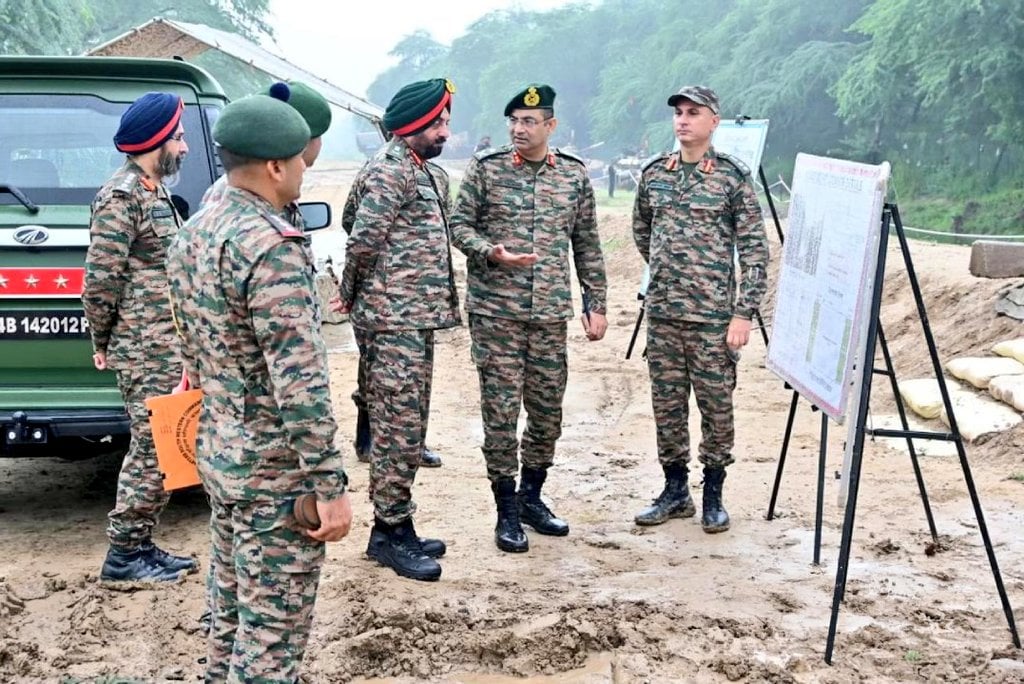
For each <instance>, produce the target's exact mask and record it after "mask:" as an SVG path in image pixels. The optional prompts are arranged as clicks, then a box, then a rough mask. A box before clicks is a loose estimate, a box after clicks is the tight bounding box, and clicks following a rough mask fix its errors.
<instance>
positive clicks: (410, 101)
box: [384, 78, 455, 135]
mask: <svg viewBox="0 0 1024 684" xmlns="http://www.w3.org/2000/svg"><path fill="white" fill-rule="evenodd" d="M454 92H455V86H454V85H452V82H451V81H449V80H448V79H446V78H432V79H430V80H429V81H417V82H415V83H410V84H409V85H407V86H403V87H402V88H401V89H400V90H399V91H398V92H397V93H395V96H394V97H392V98H391V102H389V103H388V107H387V109H386V110H384V127H385V128H386V129H388V130H389V131H391V132H392V133H394V134H395V135H415V134H417V133H419V132H420V131H422V130H423V129H425V128H426V127H427V126H429V125H430V124H431V123H432V122H433V121H434V119H436V118H437V117H439V116H440V115H441V111H442V110H444V109H448V110H451V107H452V93H454Z"/></svg>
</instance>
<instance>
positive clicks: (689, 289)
mask: <svg viewBox="0 0 1024 684" xmlns="http://www.w3.org/2000/svg"><path fill="white" fill-rule="evenodd" d="M668 106H669V107H672V108H673V112H674V113H673V117H672V123H673V128H674V130H675V134H676V139H677V140H678V141H679V151H678V152H667V153H664V154H659V155H657V156H655V157H653V158H652V159H649V160H648V161H647V162H646V163H645V164H644V166H643V171H642V175H641V179H640V184H639V186H638V188H637V193H636V201H635V204H634V207H633V238H634V241H635V242H636V246H637V249H638V250H639V251H640V256H642V257H643V259H644V261H645V262H647V263H648V264H649V265H650V269H651V282H650V286H649V287H648V290H647V296H646V307H647V318H648V326H647V361H648V366H649V370H650V374H651V403H652V407H653V409H654V422H655V428H656V430H657V436H658V460H659V461H660V463H661V466H662V469H663V470H664V472H665V486H664V488H663V490H662V492H661V494H659V495H658V497H657V498H656V499H655V500H654V502H653V503H652V504H651V506H649V507H647V508H645V509H644V510H642V511H641V512H640V513H638V514H637V516H636V518H635V521H636V523H637V524H638V525H658V524H661V523H663V522H665V521H666V520H668V519H669V518H688V517H691V516H693V515H695V514H696V507H695V506H694V504H693V499H692V498H691V497H690V490H689V483H688V479H689V476H688V473H689V470H688V463H689V460H690V434H689V428H688V418H687V415H688V411H689V409H688V406H689V400H690V388H691V387H692V388H693V394H694V396H695V398H696V400H697V407H698V408H699V409H700V414H701V441H700V451H699V459H700V462H701V464H702V465H703V466H704V491H703V497H702V507H703V513H702V516H701V525H702V527H703V529H704V531H705V532H709V533H715V532H724V531H725V530H728V529H729V514H728V513H727V512H726V510H725V507H724V505H723V504H722V484H723V482H724V481H725V472H726V470H725V469H726V467H727V466H728V465H729V464H731V463H732V462H733V455H732V447H733V441H734V427H733V405H732V393H733V390H734V389H735V387H736V363H737V361H738V360H739V355H740V349H742V348H743V346H744V345H746V344H747V342H748V340H749V339H750V319H751V318H752V317H753V315H754V312H755V311H757V307H758V305H759V303H760V301H761V297H762V296H763V295H764V291H765V274H766V271H767V268H768V242H767V239H766V237H765V231H764V219H763V217H762V215H761V207H760V204H759V203H758V201H757V195H756V193H755V192H754V186H753V184H752V183H751V180H750V170H749V169H747V167H746V166H745V165H744V164H743V162H741V161H740V160H738V159H736V158H734V157H731V156H729V155H727V154H724V153H722V152H718V151H716V150H715V149H714V147H712V145H711V136H712V134H713V133H714V132H715V129H716V128H717V127H718V123H719V114H718V111H719V102H718V95H717V94H715V92H714V91H713V90H711V89H710V88H705V87H703V86H686V87H684V88H682V89H681V90H680V91H679V92H678V93H674V94H672V95H671V96H670V97H669V98H668ZM734 263H738V268H737V267H736V266H735V265H734Z"/></svg>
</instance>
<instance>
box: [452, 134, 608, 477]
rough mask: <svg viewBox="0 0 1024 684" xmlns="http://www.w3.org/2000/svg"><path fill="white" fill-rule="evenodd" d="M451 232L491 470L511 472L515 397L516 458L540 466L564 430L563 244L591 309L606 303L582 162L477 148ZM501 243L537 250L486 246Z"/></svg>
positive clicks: (600, 309) (567, 294)
mask: <svg viewBox="0 0 1024 684" xmlns="http://www.w3.org/2000/svg"><path fill="white" fill-rule="evenodd" d="M452 241H453V243H454V244H455V246H456V247H458V248H459V249H460V250H461V251H462V252H463V253H465V254H466V256H467V264H468V270H469V278H468V286H467V287H468V291H467V294H466V310H467V312H468V313H469V326H470V334H471V336H472V345H473V346H472V354H473V361H474V362H475V363H476V366H477V370H478V373H479V376H480V406H481V413H482V414H483V422H484V447H483V453H484V458H485V460H486V462H487V474H488V477H489V478H490V479H491V480H492V481H496V480H498V479H499V478H508V477H511V478H515V477H516V475H517V473H518V467H519V462H518V461H519V446H520V445H519V441H518V439H517V437H516V424H517V421H518V418H519V410H520V404H522V405H523V406H525V407H526V414H527V422H526V431H525V432H524V433H523V441H522V458H523V466H524V467H529V468H536V469H546V468H547V467H548V466H550V465H551V463H552V462H553V460H554V453H555V442H556V440H557V439H558V438H559V437H560V436H561V434H562V397H563V395H564V394H565V384H566V378H567V363H566V320H567V319H570V318H572V317H573V306H572V291H571V289H570V283H569V277H570V275H569V273H570V272H569V250H570V248H571V249H572V258H573V261H574V263H575V265H576V273H577V274H578V277H579V280H580V284H581V287H582V288H583V289H584V290H585V291H587V292H588V293H589V298H590V308H591V311H593V312H595V313H602V314H603V313H604V312H605V300H606V281H605V272H604V257H603V256H602V254H601V242H600V237H599V235H598V232H597V218H596V210H595V204H594V191H593V188H592V187H591V185H590V179H589V178H588V177H587V169H586V166H585V165H584V163H583V161H582V160H581V159H579V158H578V157H575V156H573V155H571V154H568V153H566V152H562V151H559V150H557V149H554V150H552V151H550V152H549V153H548V155H547V158H546V159H545V160H544V162H543V163H542V164H540V165H539V168H537V169H534V168H533V165H531V164H530V163H529V162H527V161H525V160H523V158H522V157H521V156H520V155H519V153H518V152H516V151H515V150H514V149H513V148H512V146H510V145H507V146H505V147H502V148H497V149H492V150H485V151H483V152H480V153H478V154H476V155H475V156H474V159H473V161H471V162H470V164H469V167H468V168H467V169H466V175H465V177H464V178H463V180H462V185H461V187H460V190H459V197H458V200H457V202H456V206H455V211H454V212H453V215H452ZM498 244H502V245H504V246H505V248H506V249H507V250H509V251H510V252H518V253H529V252H536V254H537V255H538V257H539V258H538V260H537V262H536V263H535V264H534V265H533V266H532V267H527V268H513V267H508V266H501V265H499V264H496V263H491V262H489V261H488V259H487V255H488V254H489V253H490V252H491V250H492V249H493V248H494V246H495V245H498Z"/></svg>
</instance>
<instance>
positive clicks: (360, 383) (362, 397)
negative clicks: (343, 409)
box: [352, 325, 373, 410]
mask: <svg viewBox="0 0 1024 684" xmlns="http://www.w3.org/2000/svg"><path fill="white" fill-rule="evenodd" d="M352 334H353V335H354V336H355V338H356V346H357V347H358V348H359V367H358V370H357V371H356V391H355V392H353V393H352V401H353V403H355V405H356V408H358V409H359V410H366V407H367V403H366V397H367V389H366V354H367V350H368V349H369V347H370V341H371V340H372V339H373V333H372V332H370V331H369V330H363V329H362V328H357V327H356V326H354V325H353V326H352Z"/></svg>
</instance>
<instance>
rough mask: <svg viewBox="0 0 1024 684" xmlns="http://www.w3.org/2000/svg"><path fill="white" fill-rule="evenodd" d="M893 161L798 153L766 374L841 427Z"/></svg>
mask: <svg viewBox="0 0 1024 684" xmlns="http://www.w3.org/2000/svg"><path fill="white" fill-rule="evenodd" d="M888 180H889V164H888V162H885V163H882V164H879V165H877V166H875V165H870V164H861V163H858V162H851V161H845V160H841V159H830V158H827V157H816V156H813V155H809V154H799V155H797V158H796V168H795V170H794V172H793V189H792V195H791V199H790V205H789V226H788V229H787V232H786V243H785V246H784V248H783V253H782V263H781V266H780V269H779V278H778V285H777V289H776V298H775V302H776V303H775V316H774V320H773V322H772V335H771V342H770V344H769V345H768V368H769V369H770V370H771V371H772V372H774V373H775V374H776V375H778V376H779V377H781V378H782V379H783V380H785V381H786V382H788V383H789V384H790V385H791V386H792V387H793V388H794V389H795V390H796V391H798V392H799V393H800V394H801V395H802V396H803V397H805V398H806V399H807V400H808V401H810V402H811V403H812V404H813V405H815V406H817V407H818V408H820V409H821V410H822V411H824V412H825V413H826V414H827V415H828V416H829V417H830V418H832V420H834V421H835V422H837V423H842V422H843V421H844V420H845V418H846V409H847V403H848V400H849V397H850V394H851V389H852V387H853V385H854V383H855V375H854V372H853V370H854V366H855V365H856V364H857V362H858V361H859V360H860V359H862V358H863V357H864V354H865V343H866V327H865V319H866V316H867V315H868V311H867V308H866V307H867V306H868V305H869V304H870V295H871V288H870V285H871V283H872V282H873V281H874V274H875V267H876V265H877V261H878V255H877V247H878V238H879V234H880V231H881V216H882V207H883V204H884V202H885V192H886V187H887V184H888Z"/></svg>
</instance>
